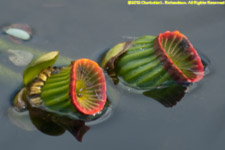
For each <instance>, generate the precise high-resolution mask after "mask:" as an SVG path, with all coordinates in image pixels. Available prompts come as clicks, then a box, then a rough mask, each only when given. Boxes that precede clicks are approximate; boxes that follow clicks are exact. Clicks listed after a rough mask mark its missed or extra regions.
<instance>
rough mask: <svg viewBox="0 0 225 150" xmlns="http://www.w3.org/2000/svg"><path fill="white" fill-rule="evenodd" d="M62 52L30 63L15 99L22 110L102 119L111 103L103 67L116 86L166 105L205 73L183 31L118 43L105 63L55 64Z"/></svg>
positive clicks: (81, 60) (105, 59) (88, 61)
mask: <svg viewBox="0 0 225 150" xmlns="http://www.w3.org/2000/svg"><path fill="white" fill-rule="evenodd" d="M58 55H59V52H58V51H53V52H50V53H47V54H45V55H43V56H40V57H39V58H37V59H35V60H33V61H32V62H31V63H30V64H29V65H28V66H27V68H26V69H25V71H24V74H23V80H24V87H23V89H22V90H21V91H20V92H19V93H18V95H17V98H16V99H15V101H14V104H15V106H16V107H17V109H18V110H21V109H27V108H28V109H40V110H44V111H46V112H50V113H53V114H57V115H60V116H67V117H69V118H72V119H75V120H82V121H90V120H93V119H97V118H99V117H100V116H101V115H102V114H104V112H105V111H106V110H107V108H108V107H109V106H110V101H109V100H108V99H107V89H106V81H105V74H104V71H103V70H105V71H106V72H107V73H108V75H109V76H110V77H111V78H112V80H113V81H114V83H115V84H118V83H119V82H120V83H121V84H123V85H125V86H126V87H129V88H133V89H135V90H137V91H141V92H142V93H143V94H144V95H147V96H150V97H152V98H155V99H158V100H159V101H160V102H161V103H164V99H163V98H164V97H167V98H171V96H170V93H173V92H174V91H175V92H176V91H178V93H177V94H175V96H180V97H182V96H183V95H184V93H185V90H186V87H187V86H188V85H190V84H192V83H193V82H198V81H200V80H201V79H202V78H203V76H204V65H203V62H202V60H201V58H200V57H199V55H198V53H197V51H196V50H195V49H194V47H193V46H192V44H191V43H190V42H189V40H188V38H187V37H186V36H185V35H183V34H181V33H180V32H179V31H174V32H170V31H167V32H165V33H161V34H159V35H158V36H143V37H140V38H137V39H136V40H133V41H126V42H121V43H118V44H117V45H115V46H114V47H113V48H111V49H110V50H109V51H108V52H107V53H106V54H105V55H104V56H103V58H102V61H101V65H100V66H99V65H98V64H97V63H96V62H94V61H93V60H90V59H78V60H74V61H73V62H71V64H69V65H67V66H64V67H54V63H55V61H56V60H57V57H58ZM165 89H166V90H165ZM158 91H160V93H159V92H158ZM162 91H163V92H162ZM180 91H183V93H182V92H180ZM21 97H22V100H21ZM162 97H163V98H162ZM172 99H173V97H172ZM165 101H166V100H165ZM176 102H177V101H175V102H170V101H169V102H168V101H166V103H164V104H165V105H167V106H173V105H174V103H176Z"/></svg>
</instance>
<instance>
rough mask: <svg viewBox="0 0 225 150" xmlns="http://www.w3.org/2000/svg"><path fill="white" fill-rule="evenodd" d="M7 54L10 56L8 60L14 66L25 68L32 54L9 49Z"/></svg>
mask: <svg viewBox="0 0 225 150" xmlns="http://www.w3.org/2000/svg"><path fill="white" fill-rule="evenodd" d="M8 53H9V54H10V55H9V60H10V61H11V62H12V63H13V64H14V65H16V66H26V65H28V64H29V63H30V62H31V61H32V59H33V54H31V53H30V52H26V51H22V50H12V49H9V50H8Z"/></svg>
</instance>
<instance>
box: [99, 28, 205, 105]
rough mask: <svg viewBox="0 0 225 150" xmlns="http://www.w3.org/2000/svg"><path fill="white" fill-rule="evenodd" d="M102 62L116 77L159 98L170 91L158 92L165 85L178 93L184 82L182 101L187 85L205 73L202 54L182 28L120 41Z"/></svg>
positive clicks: (169, 89) (168, 89)
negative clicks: (181, 30)
mask: <svg viewBox="0 0 225 150" xmlns="http://www.w3.org/2000/svg"><path fill="white" fill-rule="evenodd" d="M128 43H129V46H128V47H127V45H128ZM101 66H102V67H103V68H104V69H106V70H107V72H108V73H109V75H110V76H113V79H114V80H115V79H116V80H118V79H119V80H120V81H121V82H122V83H123V84H125V85H126V86H128V87H132V88H134V89H137V90H141V91H143V92H144V95H146V96H151V97H153V98H157V99H158V100H159V101H162V99H165V97H166V96H165V95H168V94H163V95H164V98H162V97H159V96H157V95H156V94H155V93H158V94H159V92H160V91H165V89H163V88H166V89H167V91H166V93H176V92H174V91H176V90H174V89H179V88H177V87H180V86H183V87H184V89H183V90H182V91H183V92H179V93H181V94H178V95H180V96H178V97H179V98H178V99H177V101H179V100H180V99H181V98H182V97H183V96H184V93H185V89H186V87H187V86H188V85H190V83H193V82H198V81H200V80H201V79H202V78H203V76H204V66H203V63H202V61H201V58H200V57H199V56H198V53H197V51H196V50H195V49H194V48H193V46H192V44H191V43H190V42H189V40H188V39H187V37H186V36H184V35H183V34H181V33H180V32H179V31H174V32H170V31H167V32H165V33H162V34H159V35H158V36H157V37H155V36H143V37H140V38H138V39H136V40H134V41H132V42H130V41H129V42H122V43H119V44H117V45H116V46H114V47H113V48H112V49H110V50H109V51H108V52H107V53H106V55H105V56H104V58H103V59H102V62H101ZM116 82H118V81H116ZM169 87H174V88H169ZM161 89H163V90H161ZM153 90H154V91H153ZM158 90H160V91H158ZM171 91H173V92H171ZM175 95H176V94H175ZM168 97H171V95H170V96H168ZM168 97H167V98H168ZM168 99H169V98H168ZM170 99H171V98H170ZM173 101H174V100H173ZM175 103H176V102H172V103H171V104H168V105H172V104H175Z"/></svg>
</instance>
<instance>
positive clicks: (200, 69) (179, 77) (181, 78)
mask: <svg viewBox="0 0 225 150" xmlns="http://www.w3.org/2000/svg"><path fill="white" fill-rule="evenodd" d="M174 36H176V37H177V38H180V39H183V40H185V41H186V42H187V43H188V47H186V48H185V49H184V50H185V51H187V52H188V53H192V54H193V55H192V57H191V58H190V61H193V60H194V59H195V65H196V66H197V67H195V68H192V70H193V72H194V74H195V75H196V76H195V77H194V78H189V77H187V76H186V75H185V74H184V73H183V72H182V71H181V70H180V69H179V68H178V67H177V66H176V65H175V64H174V63H173V60H172V59H171V58H170V57H169V56H168V54H167V53H166V51H165V49H164V48H163V46H162V43H161V40H162V38H163V37H168V38H172V37H174ZM154 48H155V52H156V54H157V56H158V58H159V60H160V61H161V62H162V63H163V65H164V68H165V69H166V70H167V71H168V73H169V74H170V75H171V77H173V78H174V80H176V81H178V82H197V81H199V80H201V79H202V78H203V76H204V66H203V64H202V62H201V58H200V57H199V55H198V53H197V51H196V50H195V49H194V47H193V46H192V44H191V43H190V42H189V40H188V38H187V37H186V36H185V35H183V34H181V33H180V32H179V31H174V32H170V31H166V32H165V33H161V34H159V35H158V37H157V38H156V39H155V41H154Z"/></svg>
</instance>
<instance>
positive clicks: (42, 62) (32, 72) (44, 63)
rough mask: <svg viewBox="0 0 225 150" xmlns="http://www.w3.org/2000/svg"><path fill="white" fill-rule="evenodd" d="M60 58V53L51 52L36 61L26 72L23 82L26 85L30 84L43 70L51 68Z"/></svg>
mask: <svg viewBox="0 0 225 150" xmlns="http://www.w3.org/2000/svg"><path fill="white" fill-rule="evenodd" d="M58 56H59V52H58V51H53V52H49V53H47V54H45V55H43V56H40V57H38V58H37V59H36V60H34V61H33V62H32V63H31V64H30V65H29V66H28V67H27V68H26V69H25V71H24V73H23V80H24V84H25V85H26V84H28V83H29V82H30V81H31V80H32V79H34V78H35V77H36V76H37V75H38V74H39V73H40V72H41V71H42V70H43V69H45V68H48V67H51V66H52V65H53V64H54V63H55V61H56V60H57V58H58Z"/></svg>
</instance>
